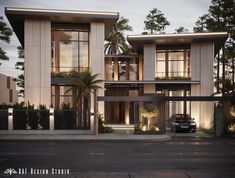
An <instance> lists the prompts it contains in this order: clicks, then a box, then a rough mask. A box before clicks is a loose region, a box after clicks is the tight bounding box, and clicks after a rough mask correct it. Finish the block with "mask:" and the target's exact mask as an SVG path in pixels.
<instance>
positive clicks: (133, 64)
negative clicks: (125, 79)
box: [129, 58, 138, 80]
mask: <svg viewBox="0 0 235 178" xmlns="http://www.w3.org/2000/svg"><path fill="white" fill-rule="evenodd" d="M129 80H138V61H137V60H136V59H135V58H130V60H129Z"/></svg>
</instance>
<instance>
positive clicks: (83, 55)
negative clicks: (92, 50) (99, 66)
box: [79, 42, 89, 67]
mask: <svg viewBox="0 0 235 178" xmlns="http://www.w3.org/2000/svg"><path fill="white" fill-rule="evenodd" d="M88 53H89V52H88V42H80V43H79V59H80V60H79V67H88V66H89V62H88V61H89V59H88V57H89V54H88Z"/></svg>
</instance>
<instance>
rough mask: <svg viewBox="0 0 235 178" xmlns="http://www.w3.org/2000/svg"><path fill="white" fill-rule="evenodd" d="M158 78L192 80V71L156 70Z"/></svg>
mask: <svg viewBox="0 0 235 178" xmlns="http://www.w3.org/2000/svg"><path fill="white" fill-rule="evenodd" d="M155 76H156V77H155V79H156V80H191V75H190V72H168V73H166V72H156V74H155Z"/></svg>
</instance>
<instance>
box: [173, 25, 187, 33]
mask: <svg viewBox="0 0 235 178" xmlns="http://www.w3.org/2000/svg"><path fill="white" fill-rule="evenodd" d="M175 32H176V33H188V32H189V30H188V29H187V28H184V27H182V26H181V27H179V28H177V29H175Z"/></svg>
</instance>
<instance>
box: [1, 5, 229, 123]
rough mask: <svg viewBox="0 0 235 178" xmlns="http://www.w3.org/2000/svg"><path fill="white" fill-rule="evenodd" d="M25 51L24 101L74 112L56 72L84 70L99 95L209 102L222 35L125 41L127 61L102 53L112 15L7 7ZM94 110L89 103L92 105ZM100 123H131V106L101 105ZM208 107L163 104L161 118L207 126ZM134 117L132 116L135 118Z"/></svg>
mask: <svg viewBox="0 0 235 178" xmlns="http://www.w3.org/2000/svg"><path fill="white" fill-rule="evenodd" d="M5 13H6V16H7V17H8V19H9V21H10V23H11V25H12V27H13V29H14V31H15V33H16V35H17V37H18V39H19V41H20V42H21V44H22V46H24V50H25V101H26V102H27V101H29V102H30V103H32V104H35V105H38V104H46V105H47V106H48V107H49V106H50V107H54V108H59V107H61V105H62V104H63V103H69V104H70V106H75V104H74V103H75V101H74V99H75V98H76V96H74V93H73V92H72V91H71V92H69V93H68V92H65V91H66V90H67V89H68V88H70V87H72V86H71V85H72V83H71V81H70V80H69V79H68V78H66V79H65V78H64V79H61V78H59V77H58V75H57V74H59V73H63V72H69V71H72V70H75V71H83V70H86V69H89V70H90V71H91V72H92V73H93V74H99V79H102V80H103V81H104V82H103V83H102V84H101V86H102V89H99V90H98V96H104V97H105V96H107V97H108V96H116V97H118V96H119V97H123V96H124V97H129V96H145V95H148V96H152V95H153V96H156V95H161V96H210V95H211V94H212V93H213V91H214V86H213V62H214V57H215V55H216V54H217V53H218V51H219V49H220V48H221V46H222V45H223V44H224V42H225V40H226V39H227V37H228V34H227V33H224V32H217V33H187V34H159V35H130V36H128V38H127V40H128V41H129V43H130V44H131V45H132V46H133V47H134V48H135V50H136V53H135V54H132V55H118V56H115V55H114V56H113V55H105V54H104V39H105V35H107V34H108V33H109V31H110V30H111V28H112V26H113V25H114V23H115V22H116V21H117V20H118V18H119V14H118V13H116V12H91V11H71V10H48V9H26V8H10V7H9V8H6V9H5ZM91 104H92V105H94V102H93V101H92V103H91ZM98 104H99V106H98V112H99V113H103V114H104V119H105V123H107V124H135V123H138V121H139V120H138V116H137V115H138V111H139V108H138V107H139V106H138V104H136V102H132V101H115V100H113V101H100V102H98ZM213 108H214V103H213V102H199V101H197V102H191V101H167V102H166V103H165V107H164V110H165V115H164V117H165V118H168V117H170V116H171V115H172V114H175V113H188V114H191V115H192V117H194V118H195V120H196V122H197V125H198V127H202V128H209V127H210V126H211V125H212V124H213V114H214V110H213ZM136 112H137V114H136Z"/></svg>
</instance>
